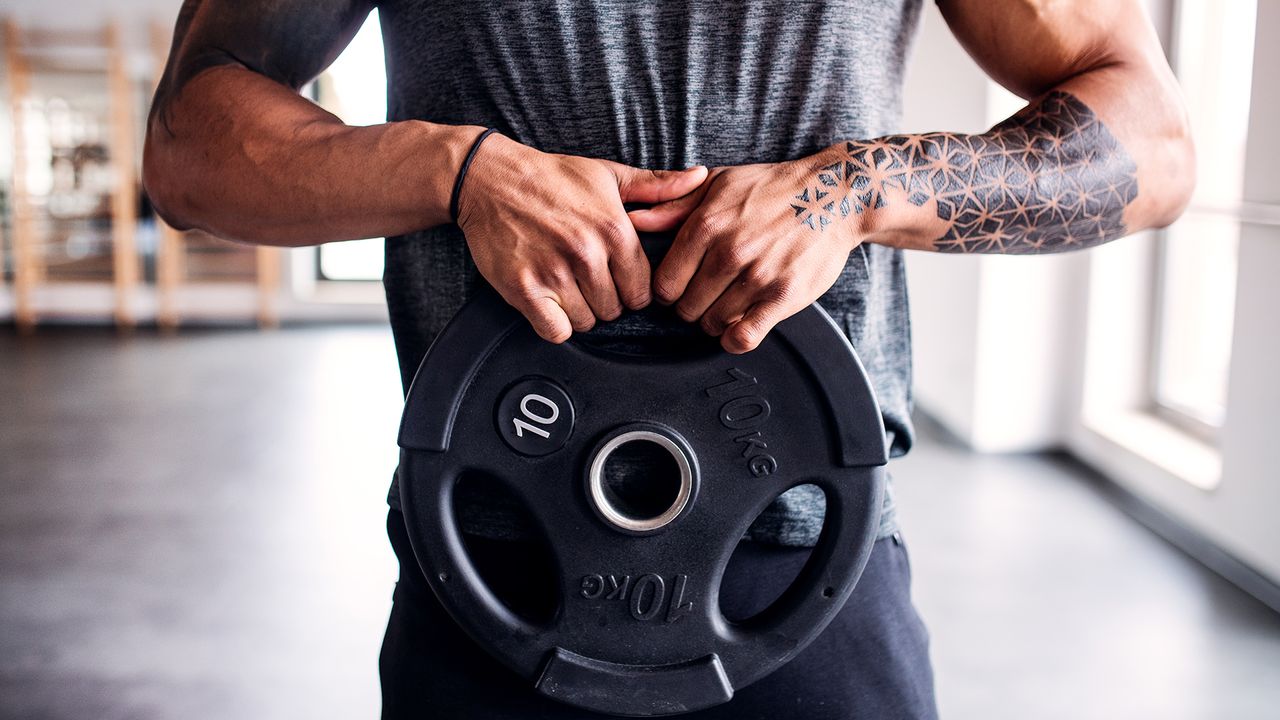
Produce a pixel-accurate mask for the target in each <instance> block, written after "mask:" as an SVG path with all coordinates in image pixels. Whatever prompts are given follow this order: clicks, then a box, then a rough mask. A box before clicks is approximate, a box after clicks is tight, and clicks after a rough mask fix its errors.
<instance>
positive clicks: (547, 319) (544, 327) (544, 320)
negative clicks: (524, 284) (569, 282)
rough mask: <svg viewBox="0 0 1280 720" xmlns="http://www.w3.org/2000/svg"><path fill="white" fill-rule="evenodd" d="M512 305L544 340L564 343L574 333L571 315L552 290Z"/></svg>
mask: <svg viewBox="0 0 1280 720" xmlns="http://www.w3.org/2000/svg"><path fill="white" fill-rule="evenodd" d="M511 305H512V306H513V307H515V309H517V310H519V311H520V314H521V315H524V316H525V318H526V319H527V320H528V321H529V324H530V325H532V326H533V331H534V332H536V333H537V334H538V337H540V338H542V339H543V340H546V341H548V342H553V343H562V342H564V341H565V340H568V339H569V337H570V336H571V335H573V325H572V323H571V322H570V320H569V316H568V315H567V314H566V313H565V310H564V308H563V307H561V305H560V303H559V302H557V300H556V298H555V297H553V296H552V294H551V293H550V292H546V293H545V294H539V295H536V296H532V297H528V298H526V299H522V300H518V301H517V302H514V303H511ZM584 305H585V303H584Z"/></svg>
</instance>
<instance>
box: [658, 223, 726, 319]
mask: <svg viewBox="0 0 1280 720" xmlns="http://www.w3.org/2000/svg"><path fill="white" fill-rule="evenodd" d="M703 217H704V213H702V212H700V211H698V210H695V211H694V213H693V214H692V215H690V216H689V220H688V221H686V222H685V224H683V225H681V226H680V231H679V232H677V233H676V237H675V239H674V240H673V241H672V242H671V247H670V248H668V249H667V254H666V255H665V256H664V257H663V258H662V262H660V263H658V269H657V270H655V271H654V272H653V294H654V297H655V298H657V300H658V302H660V303H662V304H664V305H670V304H671V303H673V302H675V301H677V300H679V299H680V296H681V295H683V294H684V291H685V288H687V287H688V286H689V281H690V280H692V279H693V275H694V273H696V272H697V271H698V266H699V265H701V264H702V258H703V256H704V255H706V252H707V248H708V247H709V246H710V244H711V242H712V240H713V239H714V236H715V232H714V228H713V227H711V226H710V225H708V224H707V222H705V221H704V220H703Z"/></svg>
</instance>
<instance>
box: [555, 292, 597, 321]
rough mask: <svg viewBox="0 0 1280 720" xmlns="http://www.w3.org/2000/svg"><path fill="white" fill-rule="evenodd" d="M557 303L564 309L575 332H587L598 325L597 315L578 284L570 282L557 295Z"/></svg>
mask: <svg viewBox="0 0 1280 720" xmlns="http://www.w3.org/2000/svg"><path fill="white" fill-rule="evenodd" d="M555 295H556V298H555V299H556V302H557V303H558V305H559V307H560V308H562V311H563V312H564V314H565V316H566V317H567V318H568V319H569V324H570V325H571V326H572V327H573V330H574V331H575V332H586V331H588V330H590V329H591V328H593V327H595V325H596V314H595V312H593V311H592V310H591V305H590V304H589V303H588V302H587V299H586V298H584V297H583V296H582V291H581V290H580V289H579V288H578V285H577V283H574V282H572V281H570V282H569V283H567V284H566V285H565V287H563V288H561V289H559V290H557V291H556V293H555Z"/></svg>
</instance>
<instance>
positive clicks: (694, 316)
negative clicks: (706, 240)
mask: <svg viewBox="0 0 1280 720" xmlns="http://www.w3.org/2000/svg"><path fill="white" fill-rule="evenodd" d="M740 247H741V246H740V245H738V244H737V243H733V242H732V241H726V240H723V239H722V240H720V241H719V242H715V243H713V244H712V245H711V247H710V249H708V250H707V253H706V254H705V255H703V256H702V264H701V265H699V266H698V271H697V272H696V273H694V274H693V279H692V280H690V281H689V284H688V286H687V287H685V289H684V293H683V294H681V295H680V300H678V301H677V302H676V314H677V315H679V316H680V317H681V318H682V319H684V320H685V321H687V322H694V321H696V320H699V319H701V318H702V316H703V314H705V313H706V312H707V309H708V308H710V307H711V305H712V304H713V303H715V302H716V301H717V300H718V299H719V298H720V296H721V295H723V294H724V292H725V290H728V289H729V287H730V286H731V285H732V284H733V283H735V282H736V281H737V280H739V278H742V279H743V281H744V282H750V281H749V280H747V279H746V278H745V277H744V275H743V271H744V270H746V263H745V262H744V260H745V258H744V257H743V256H742V255H741V254H740V253H742V252H743V251H742V250H740V249H739V248H740ZM758 287H759V286H757V288H758Z"/></svg>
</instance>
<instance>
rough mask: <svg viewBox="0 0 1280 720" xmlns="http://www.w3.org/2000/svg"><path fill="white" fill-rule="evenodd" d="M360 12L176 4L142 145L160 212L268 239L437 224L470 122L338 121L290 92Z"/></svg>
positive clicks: (303, 239)
mask: <svg viewBox="0 0 1280 720" xmlns="http://www.w3.org/2000/svg"><path fill="white" fill-rule="evenodd" d="M370 9H371V4H370V3H369V2H368V0H269V1H267V2H258V3H250V2H229V1H227V0H186V2H185V3H184V4H183V6H182V11H181V13H180V15H179V19H178V24H177V28H176V30H175V33H174V43H173V49H172V51H171V53H170V56H169V63H168V65H167V67H166V68H165V73H164V76H163V78H162V79H161V82H160V86H159V88H158V89H157V91H156V97H155V103H154V104H153V106H152V111H151V117H150V121H149V123H148V126H147V139H146V149H145V152H144V167H143V179H144V182H145V184H146V188H147V192H148V194H149V195H150V196H151V199H152V201H153V202H154V203H155V205H156V208H157V209H158V210H159V211H160V214H161V215H162V216H163V217H165V219H166V220H168V221H170V222H171V223H172V224H174V225H176V226H178V227H182V228H187V227H199V228H202V229H205V230H208V231H210V232H213V233H215V234H217V235H220V236H222V237H227V238H232V239H237V240H244V241H249V242H257V243H265V244H273V245H302V244H316V243H322V242H328V241H332V240H346V239H352V238H360V237H377V236H383V235H395V234H400V233H404V232H408V231H411V230H416V229H419V228H423V227H429V226H432V225H438V224H440V223H443V222H448V198H449V193H450V191H451V184H452V180H453V175H454V171H455V170H456V168H457V166H458V165H459V164H460V163H461V159H462V155H464V154H465V153H466V150H467V147H468V146H469V144H470V142H471V140H473V139H474V138H475V136H476V134H477V133H478V132H479V131H480V128H469V127H449V126H442V125H433V124H430V123H424V122H397V123H387V124H384V125H375V126H371V127H348V126H347V125H345V124H343V123H342V122H341V121H340V120H339V119H338V118H337V117H335V116H333V115H332V114H330V113H328V112H326V111H325V110H323V109H321V108H320V107H319V106H317V105H315V104H314V103H312V102H310V101H309V100H307V99H305V98H303V97H301V96H300V95H299V94H298V92H297V91H298V90H299V89H300V88H301V87H302V86H303V85H305V84H306V83H307V82H309V81H310V80H311V79H312V78H314V77H315V76H316V75H317V74H319V73H320V72H321V71H322V70H323V69H324V68H325V67H327V66H328V65H329V64H330V63H331V62H332V61H333V60H334V58H336V57H337V55H338V53H340V52H341V51H342V49H343V48H344V47H345V46H346V45H347V43H348V42H350V40H351V37H352V36H353V35H354V34H355V32H356V30H357V29H359V27H360V24H361V23H362V22H363V20H364V19H365V17H366V16H367V15H368V14H369V11H370Z"/></svg>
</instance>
